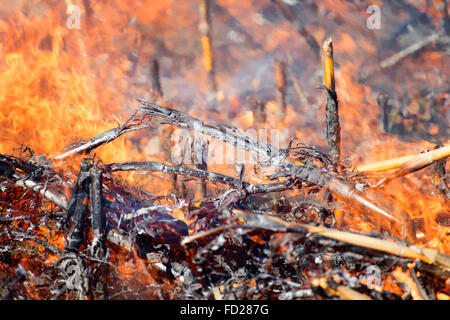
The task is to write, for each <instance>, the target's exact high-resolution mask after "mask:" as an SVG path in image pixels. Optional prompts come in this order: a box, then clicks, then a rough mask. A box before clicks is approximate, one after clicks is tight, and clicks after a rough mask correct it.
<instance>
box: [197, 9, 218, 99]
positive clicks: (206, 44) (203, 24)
mask: <svg viewBox="0 0 450 320" xmlns="http://www.w3.org/2000/svg"><path fill="white" fill-rule="evenodd" d="M199 10H200V24H199V30H200V33H201V34H202V48H203V63H204V66H205V69H206V71H207V73H208V89H209V92H210V94H211V95H212V96H214V97H215V93H216V91H217V82H216V74H215V63H214V51H213V48H212V40H211V34H212V28H211V14H210V0H199Z"/></svg>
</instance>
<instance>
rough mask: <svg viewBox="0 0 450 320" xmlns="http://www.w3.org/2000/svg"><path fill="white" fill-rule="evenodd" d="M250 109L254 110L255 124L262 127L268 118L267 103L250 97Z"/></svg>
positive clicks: (256, 126)
mask: <svg viewBox="0 0 450 320" xmlns="http://www.w3.org/2000/svg"><path fill="white" fill-rule="evenodd" d="M249 104H250V110H252V112H253V123H254V124H253V126H254V127H255V128H259V127H261V126H262V125H263V124H264V123H265V122H266V120H267V112H266V104H265V103H264V101H258V100H256V99H254V98H250V99H249Z"/></svg>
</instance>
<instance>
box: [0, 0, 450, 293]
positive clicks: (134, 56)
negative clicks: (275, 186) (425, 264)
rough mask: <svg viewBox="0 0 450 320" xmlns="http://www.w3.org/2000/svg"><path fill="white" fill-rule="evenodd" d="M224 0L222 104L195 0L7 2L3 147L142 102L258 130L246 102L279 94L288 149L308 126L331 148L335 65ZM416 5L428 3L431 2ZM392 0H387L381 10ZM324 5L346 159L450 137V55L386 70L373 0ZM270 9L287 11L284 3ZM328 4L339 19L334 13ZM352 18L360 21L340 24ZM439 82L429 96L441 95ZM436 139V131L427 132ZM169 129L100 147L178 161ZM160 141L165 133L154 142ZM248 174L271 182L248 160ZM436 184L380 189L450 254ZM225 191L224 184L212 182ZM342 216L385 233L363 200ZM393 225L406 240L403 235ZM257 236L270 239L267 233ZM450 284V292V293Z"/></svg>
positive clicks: (74, 132)
mask: <svg viewBox="0 0 450 320" xmlns="http://www.w3.org/2000/svg"><path fill="white" fill-rule="evenodd" d="M215 2H216V3H217V5H218V6H220V8H222V9H221V10H222V11H220V14H217V17H215V19H216V21H214V23H217V24H218V25H217V28H213V31H214V32H213V40H214V41H213V43H212V45H213V46H215V48H216V50H215V57H214V59H215V63H216V64H217V66H216V70H215V72H216V77H217V86H218V88H219V92H218V93H217V96H219V97H220V99H217V101H218V105H217V106H216V109H217V110H216V112H214V111H211V110H209V109H207V108H206V107H203V106H205V105H206V104H207V101H208V99H207V97H206V96H207V95H208V90H209V89H208V86H207V84H206V83H207V80H206V79H207V76H206V72H205V70H204V69H205V66H204V65H206V70H208V71H209V70H211V69H212V57H211V56H204V55H202V52H201V50H202V46H203V48H208V50H210V49H211V48H210V46H211V43H209V42H208V39H207V38H205V36H201V35H200V33H199V30H198V23H199V18H198V13H197V11H198V10H197V6H196V2H195V1H193V2H192V3H190V2H189V3H187V2H186V3H185V2H183V3H180V2H177V3H175V2H173V1H169V0H164V1H151V0H144V1H121V0H115V1H107V2H105V1H81V0H80V1H76V0H73V1H70V0H67V1H65V2H63V1H59V2H56V3H55V2H54V1H50V0H38V1H33V2H30V1H26V0H16V1H14V4H11V3H9V2H7V1H6V2H3V3H2V4H0V57H1V60H0V126H1V128H2V131H1V136H0V154H19V153H20V152H23V153H26V152H31V153H33V154H34V155H45V156H49V157H51V155H53V154H56V153H57V152H60V151H62V150H63V149H64V148H65V147H67V146H69V145H71V144H72V143H74V142H77V141H81V140H84V139H89V138H91V137H94V136H96V135H97V134H99V133H101V132H104V131H107V130H109V129H111V128H114V127H117V126H118V125H119V124H121V123H123V122H124V121H125V120H126V119H127V117H128V115H129V114H130V113H132V112H133V111H134V109H135V108H136V103H135V98H148V99H151V100H157V99H160V101H164V102H167V103H173V104H174V105H175V106H177V107H180V108H181V109H184V110H183V111H187V112H188V113H190V114H192V115H194V114H195V115H199V114H201V117H200V118H205V119H209V120H214V121H217V122H227V124H230V125H234V126H236V127H238V128H239V129H242V130H246V129H251V128H255V127H257V126H259V125H262V124H260V123H258V122H257V120H256V116H255V114H254V112H252V111H251V110H250V109H249V108H248V103H247V101H248V100H246V98H248V96H250V95H255V96H256V97H257V98H258V99H260V100H264V102H265V112H266V113H267V114H266V115H267V120H266V122H265V123H264V126H267V127H269V130H270V129H279V130H281V131H282V130H285V131H282V132H285V133H284V135H283V136H281V142H282V147H285V146H287V144H288V142H289V138H291V137H293V136H296V137H298V138H300V139H301V140H303V141H305V142H306V143H307V144H309V145H316V146H318V147H319V149H320V150H324V151H326V140H325V133H324V130H323V127H324V119H325V112H324V110H323V105H324V98H323V96H322V94H321V93H320V92H319V91H317V90H316V88H317V87H318V86H320V85H321V84H322V78H321V76H320V75H319V74H320V72H321V70H322V66H321V62H320V61H319V60H318V59H317V57H315V55H314V53H313V52H312V50H310V49H309V48H308V46H307V45H306V42H305V39H304V38H301V37H299V35H298V33H296V32H295V26H294V25H293V24H292V23H289V22H288V21H286V20H285V19H283V18H282V15H280V14H279V13H277V14H274V16H271V15H270V14H268V13H267V12H268V11H267V10H266V11H264V10H263V9H266V5H265V4H263V1H262V2H261V3H259V2H258V3H253V4H251V5H250V2H248V3H247V2H245V1H244V2H242V1H233V0H220V1H219V0H218V1H215ZM413 2H414V4H415V5H416V6H417V7H418V8H419V10H421V11H423V12H426V10H427V8H425V7H423V5H422V4H421V1H413ZM383 3H384V1H381V0H380V1H374V4H376V5H380V6H381V5H383ZM70 6H75V7H76V8H78V9H79V10H80V11H79V13H80V16H79V18H80V19H81V20H80V21H79V23H80V28H79V29H78V28H70V27H69V26H68V24H67V19H68V18H69V17H70V15H71V14H70V12H69V13H68V11H67V8H68V7H70ZM311 6H313V5H311ZM314 6H315V7H316V8H317V9H316V11H317V14H318V15H319V16H320V17H321V19H323V23H315V22H312V21H310V19H309V18H308V17H305V21H307V22H306V24H307V28H306V30H307V31H309V32H310V33H311V34H312V37H313V38H314V39H315V40H316V41H317V42H318V43H320V41H322V40H323V38H324V37H325V35H328V34H330V33H331V32H332V33H333V35H332V37H333V43H334V45H335V56H334V58H335V60H336V67H335V68H336V69H335V76H336V91H337V94H338V98H339V102H340V105H339V107H340V110H339V112H340V119H341V127H342V131H341V136H342V150H343V156H342V158H343V159H344V164H345V165H346V167H347V168H354V167H356V165H358V164H361V163H365V162H372V161H376V160H384V159H389V158H393V157H399V156H402V155H407V154H411V153H418V152H421V151H423V150H431V149H433V148H434V147H435V146H436V143H435V142H436V141H439V142H441V143H443V144H449V143H450V140H448V138H446V137H445V131H444V130H445V129H442V128H441V127H440V124H439V123H436V121H434V118H433V117H435V116H433V115H432V108H434V106H433V103H435V104H437V106H436V107H435V109H436V110H437V111H438V112H442V113H443V112H447V113H448V110H446V109H448V107H449V101H450V97H449V94H448V92H444V90H441V89H442V87H443V86H444V84H445V81H446V79H448V76H449V74H448V72H449V71H448V62H449V60H448V59H449V58H448V55H446V54H443V53H441V52H437V51H435V52H433V51H431V50H430V51H425V52H423V53H421V54H420V55H416V56H412V57H408V58H407V59H408V62H405V63H399V65H398V66H395V68H398V70H400V71H398V72H396V70H383V69H382V68H381V67H379V63H378V55H379V50H378V49H379V47H381V42H382V41H381V40H382V39H381V38H382V35H381V34H380V33H376V32H372V31H370V30H368V29H367V28H364V27H361V26H364V25H365V19H364V18H361V17H366V16H367V13H366V12H365V7H362V6H358V5H356V4H353V3H350V2H348V1H323V3H321V4H320V5H319V4H316V5H314ZM268 8H270V9H272V10H274V8H275V7H268ZM308 8H309V7H308ZM215 10H217V9H215ZM308 10H314V9H311V8H309V9H308ZM263 11H264V12H266V14H265V15H264V14H263V13H261V12H263ZM429 11H430V12H429V14H430V16H431V17H434V18H435V19H439V17H440V15H439V14H440V13H439V12H438V11H436V9H433V8H431V9H429ZM326 14H328V15H329V16H331V18H325V17H326ZM72 18H75V19H77V17H72ZM342 19H345V21H347V23H346V24H342V23H340V22H339V21H340V20H342ZM227 21H237V22H234V24H233V26H232V27H230V28H231V29H230V30H228V31H224V30H225V29H226V28H222V27H223V25H224V24H225V23H226V22H227ZM385 28H387V29H388V30H391V29H392V27H390V26H385ZM231 31H233V32H234V33H232V32H231ZM248 35H251V36H250V38H251V39H252V42H251V43H250V42H249V43H243V42H242V41H240V40H239V39H241V38H243V39H246V38H247V39H248V38H249V36H248ZM230 39H231V40H230ZM241 43H242V44H241ZM217 48H220V50H217ZM212 49H214V48H212ZM268 56H270V59H269V58H268ZM273 56H275V57H277V56H281V57H282V60H284V61H285V62H287V66H288V68H287V78H288V79H287V80H286V83H287V85H288V99H287V108H286V115H285V117H284V119H282V120H281V121H277V120H276V117H275V116H276V113H277V108H278V106H277V101H275V90H276V88H275V87H276V84H275V82H276V76H275V73H274V67H273V59H272V58H273ZM154 57H157V58H159V59H160V62H161V65H162V77H161V78H162V82H163V91H164V97H155V96H154V95H152V94H151V93H150V92H151V84H150V80H149V64H150V59H151V58H154ZM417 68H421V72H416V71H417ZM400 74H401V75H403V76H400ZM404 75H408V76H404ZM292 77H294V78H298V79H300V81H299V85H300V87H299V88H297V89H299V91H297V92H295V90H293V84H292ZM424 82H427V83H429V84H430V87H433V88H438V89H439V90H441V91H442V92H441V91H440V92H439V93H438V94H436V96H437V97H435V99H434V100H433V101H431V100H432V99H431V98H430V99H428V100H426V99H424V98H423V96H424V93H423V92H424V91H427V90H428V91H430V90H429V88H424V86H423V83H424ZM382 91H387V92H389V94H390V96H392V97H393V99H392V100H393V101H392V103H393V105H394V107H393V110H392V112H391V115H392V119H391V120H392V122H395V121H397V122H401V124H402V125H403V127H402V128H405V132H406V131H408V130H409V132H412V135H413V134H416V135H415V136H413V137H412V138H411V139H413V140H412V141H405V140H404V139H403V138H404V137H402V135H401V134H391V133H389V132H385V131H384V130H383V129H382V126H381V125H380V120H379V118H380V108H379V106H378V104H377V96H378V94H379V93H380V92H382ZM428 91H427V92H426V94H428V95H429V96H433V94H435V93H433V92H428ZM249 92H250V93H249ZM299 94H300V95H301V97H300V96H299ZM426 94H425V95H426ZM402 99H403V100H404V101H403V100H402ZM217 101H216V102H217ZM305 102H306V103H305ZM381 112H382V111H381ZM442 116H444V115H442ZM412 118H414V119H419V120H417V121H416V122H418V123H419V124H415V122H414V121H413V120H411V119H412ZM424 119H425V120H424ZM422 120H424V121H422ZM421 133H423V134H421ZM404 135H405V136H408V134H404ZM430 135H431V136H432V137H433V139H427V138H424V136H425V137H427V136H430ZM161 136H162V134H161V132H159V131H158V130H157V129H155V128H150V129H146V130H145V131H144V132H140V133H136V134H134V133H133V134H131V135H130V136H126V137H125V136H123V137H120V138H118V139H117V140H115V141H114V142H112V143H109V144H106V145H104V146H102V147H100V148H98V149H97V150H95V152H94V156H95V159H96V161H100V162H102V163H111V162H123V161H131V160H132V161H151V160H158V161H165V162H170V159H167V157H165V156H163V155H162V149H163V147H164V142H159V145H158V146H156V144H155V141H156V140H162V139H160V138H161ZM154 137H157V138H156V140H152V138H154ZM446 139H447V140H446ZM215 143H216V142H214V141H212V142H211V144H210V151H211V152H214V151H216V154H215V156H216V157H217V158H219V157H221V156H222V160H223V155H217V150H218V149H217V148H218V146H217V145H216V144H215ZM19 147H20V149H18V148H19ZM25 151H26V152H25ZM217 158H211V159H212V160H214V159H216V160H217ZM80 159H81V157H79V156H76V157H73V158H70V159H69V160H65V161H54V167H55V170H61V171H67V172H68V174H72V175H73V176H72V178H75V172H76V171H77V168H79V162H80ZM219 162H220V161H216V164H214V163H212V164H211V165H210V166H208V169H210V170H213V171H217V172H223V173H225V174H228V175H231V176H233V177H234V176H236V175H237V174H238V173H239V172H238V170H237V169H236V166H235V165H234V164H226V165H223V163H219ZM448 170H450V166H449V165H448V164H447V171H448ZM116 177H118V178H119V179H120V180H121V181H125V182H127V183H129V184H130V185H132V186H134V187H136V188H142V189H145V190H146V191H149V192H151V193H152V194H155V195H167V194H170V193H174V190H173V189H172V188H171V186H170V184H169V183H168V179H167V176H166V175H163V174H155V175H142V174H139V173H122V174H117V175H116ZM244 180H246V181H247V180H248V181H249V182H257V183H268V182H270V180H269V179H265V178H264V177H261V175H259V173H256V172H255V171H252V170H251V169H247V168H246V171H245V175H244ZM433 181H434V182H435V176H434V171H433V169H432V168H431V167H428V168H426V169H424V170H422V171H419V172H417V173H414V174H410V175H408V176H406V177H402V178H399V179H397V180H394V181H392V182H390V183H389V184H388V185H386V186H384V187H382V188H379V189H377V190H376V191H377V197H379V198H377V200H380V202H382V203H383V204H385V205H387V206H388V207H389V209H390V210H392V211H393V213H394V214H399V215H400V214H406V216H407V217H409V219H410V221H411V223H413V224H414V225H415V226H416V235H417V241H416V243H414V244H415V245H418V246H421V247H427V248H432V249H436V250H438V251H439V252H442V253H446V254H450V225H449V224H448V222H446V223H439V221H441V220H439V217H441V216H442V215H448V209H449V207H448V200H446V199H445V198H444V197H443V196H442V195H440V194H438V193H437V192H436V189H435V186H434V182H433ZM211 190H213V191H216V189H215V188H212V187H211V186H210V191H211ZM188 211H189V210H188V209H187V205H184V206H181V209H180V207H176V206H175V205H173V210H172V212H171V214H172V215H173V216H174V217H176V218H178V219H180V220H182V221H185V222H187V223H188V224H191V223H193V222H195V221H196V220H195V218H189V217H188V215H189V212H188ZM336 217H337V220H338V225H339V226H341V227H343V228H345V229H346V230H351V231H356V232H362V233H369V232H371V231H379V230H378V229H377V226H376V225H374V223H372V222H367V221H366V220H364V219H363V218H362V216H361V215H360V212H357V210H351V209H345V210H343V211H340V210H336ZM446 221H448V218H447V220H446ZM37 232H38V233H40V234H42V235H44V236H45V237H46V238H47V239H48V242H49V243H50V244H52V245H53V246H55V247H56V248H58V249H59V250H61V251H63V250H64V242H63V241H64V240H63V234H62V233H60V232H56V231H55V230H50V229H48V228H44V227H42V228H41V229H38V230H37ZM192 232H193V230H190V233H191V234H192ZM393 235H395V236H398V237H400V235H399V234H398V233H396V231H393ZM254 241H255V242H258V243H259V242H262V240H261V239H260V238H258V237H257V236H254ZM41 249H42V248H41ZM56 259H57V258H56V255H54V256H50V257H49V260H51V261H52V260H56ZM136 261H138V260H136ZM136 261H134V260H133V261H131V260H126V261H125V260H122V261H120V268H121V273H122V275H123V277H124V278H131V276H134V275H136V274H139V275H140V277H142V279H141V280H142V281H144V282H146V284H151V283H152V280H151V279H152V277H153V275H150V274H148V273H146V272H147V271H145V270H147V269H146V267H147V266H145V265H143V262H142V261H138V262H136ZM23 263H24V264H26V263H27V260H26V259H24V262H23ZM136 265H137V268H136ZM0 267H1V265H0ZM392 277H393V278H395V279H396V280H397V281H400V282H403V283H406V284H408V285H411V288H412V286H413V284H411V280H410V278H409V276H408V275H407V274H406V273H404V272H403V271H401V270H400V269H399V270H396V271H395V272H394V273H393V275H392ZM392 281H393V280H392ZM248 285H254V284H253V283H249V284H248ZM396 291H399V290H397V289H396ZM440 294H441V296H442V297H443V298H445V297H447V298H448V295H447V296H446V295H445V293H440ZM412 295H413V296H414V298H416V297H419V296H420V295H419V293H417V288H412ZM444 296H445V297H444Z"/></svg>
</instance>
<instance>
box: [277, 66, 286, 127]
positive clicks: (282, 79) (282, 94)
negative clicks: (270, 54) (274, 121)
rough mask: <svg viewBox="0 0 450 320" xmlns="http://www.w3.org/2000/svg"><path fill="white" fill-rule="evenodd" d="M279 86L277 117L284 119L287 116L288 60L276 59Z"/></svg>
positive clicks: (280, 119)
mask: <svg viewBox="0 0 450 320" xmlns="http://www.w3.org/2000/svg"><path fill="white" fill-rule="evenodd" d="M275 77H276V86H277V117H278V120H279V121H282V120H283V119H284V118H285V116H286V62H284V61H279V60H275Z"/></svg>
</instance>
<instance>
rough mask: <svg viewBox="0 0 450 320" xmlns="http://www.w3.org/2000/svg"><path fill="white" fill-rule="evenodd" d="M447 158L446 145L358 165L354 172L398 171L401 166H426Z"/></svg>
mask: <svg viewBox="0 0 450 320" xmlns="http://www.w3.org/2000/svg"><path fill="white" fill-rule="evenodd" d="M448 156H450V145H446V146H443V147H442V148H439V149H434V150H430V151H426V152H423V153H419V154H414V155H409V156H404V157H399V158H393V159H389V160H384V161H378V162H374V163H369V164H363V165H359V166H357V167H356V171H358V172H367V171H386V170H392V169H398V168H400V167H402V166H403V165H407V164H409V165H411V164H413V163H416V165H417V166H426V165H430V164H432V163H433V162H434V161H436V160H440V159H443V158H446V157H448Z"/></svg>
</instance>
